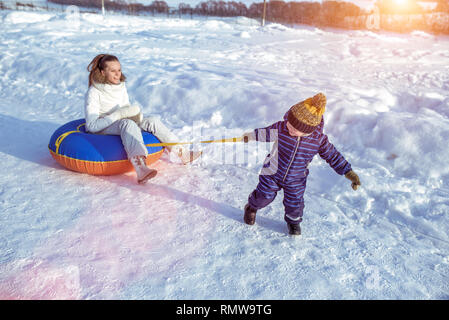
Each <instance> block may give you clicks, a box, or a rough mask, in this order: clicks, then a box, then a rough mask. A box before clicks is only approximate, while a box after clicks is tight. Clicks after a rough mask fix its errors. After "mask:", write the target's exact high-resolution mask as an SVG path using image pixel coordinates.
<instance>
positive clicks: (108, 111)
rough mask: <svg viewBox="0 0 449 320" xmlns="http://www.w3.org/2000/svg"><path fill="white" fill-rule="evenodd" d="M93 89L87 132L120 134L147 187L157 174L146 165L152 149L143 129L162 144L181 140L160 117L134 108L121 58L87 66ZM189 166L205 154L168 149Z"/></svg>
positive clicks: (88, 96) (107, 57) (105, 56)
mask: <svg viewBox="0 0 449 320" xmlns="http://www.w3.org/2000/svg"><path fill="white" fill-rule="evenodd" d="M87 70H88V71H89V72H90V74H89V89H88V91H87V94H86V100H85V116H86V131H87V132H90V133H96V134H110V135H120V137H121V139H122V143H123V146H124V148H125V151H126V154H127V156H128V159H129V161H130V162H131V164H132V165H133V167H134V169H135V171H136V174H137V182H138V183H140V184H143V183H145V182H147V181H148V180H149V179H150V178H152V177H154V176H155V175H156V173H157V171H156V170H154V169H150V168H148V167H147V165H146V163H145V159H146V157H147V155H148V150H147V148H146V146H145V144H144V142H143V138H142V134H141V130H145V131H148V132H150V133H152V134H154V135H155V136H157V137H158V139H159V140H160V141H161V142H176V141H179V140H178V138H177V137H176V136H175V135H174V134H173V133H172V132H171V131H170V130H169V129H168V128H167V127H166V126H165V125H164V124H162V122H161V121H160V120H159V119H158V118H154V117H148V118H143V116H142V113H141V110H140V107H139V106H137V105H130V103H129V97H128V92H127V90H126V86H125V80H126V77H125V75H124V74H123V73H122V71H121V66H120V62H119V61H118V59H117V57H115V56H112V55H109V54H99V55H97V56H96V57H95V58H94V59H93V60H92V62H91V63H90V64H89V66H88V67H87ZM167 148H168V149H169V151H171V152H176V153H177V154H178V156H179V157H180V159H181V160H182V162H183V163H184V164H187V163H189V162H191V161H193V160H195V159H196V158H198V157H199V156H200V155H201V152H193V151H190V152H188V151H187V150H185V149H184V148H183V147H181V146H174V147H167Z"/></svg>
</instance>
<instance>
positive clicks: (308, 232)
mask: <svg viewBox="0 0 449 320" xmlns="http://www.w3.org/2000/svg"><path fill="white" fill-rule="evenodd" d="M0 19H1V21H2V32H1V34H0V38H1V42H0V47H1V48H0V73H1V74H2V77H1V78H0V88H1V91H0V125H1V127H2V130H1V131H0V137H1V139H0V157H1V158H0V159H1V163H2V165H1V167H0V173H1V177H2V184H1V186H0V208H1V211H0V212H1V215H0V219H1V223H0V228H1V229H0V298H3V299H51V298H54V299H448V298H449V286H448V283H449V281H448V274H449V255H448V253H449V236H448V231H449V222H448V217H447V214H448V212H449V166H448V160H447V159H448V158H449V148H447V141H448V139H449V119H448V118H449V98H448V91H449V85H448V84H449V54H448V52H449V38H448V37H447V36H435V35H430V34H426V33H423V32H421V31H415V32H412V33H410V34H395V33H388V32H378V33H374V32H370V31H342V30H333V29H316V28H313V27H305V26H301V27H286V26H281V25H278V24H268V25H266V26H265V27H264V28H262V27H260V26H259V24H258V22H256V21H252V20H250V19H247V18H227V19H219V18H210V17H209V18H208V19H204V20H202V19H195V20H191V19H166V18H143V17H127V16H118V15H117V16H114V15H107V16H106V17H105V18H103V17H102V16H100V15H95V14H81V15H80V16H79V17H78V16H73V15H65V14H60V13H44V12H42V13H40V12H39V13H38V12H14V11H1V12H0ZM102 52H107V53H111V54H115V55H117V56H118V57H119V59H120V61H121V64H122V70H123V72H124V73H125V75H126V76H127V79H128V80H127V87H128V92H129V95H130V98H131V100H132V101H135V102H137V103H139V104H140V105H141V106H142V108H143V111H144V114H146V115H158V116H160V117H161V119H162V121H164V122H165V123H166V124H167V126H169V127H171V128H173V130H174V132H175V133H176V134H178V135H179V136H180V137H182V140H183V141H189V140H191V141H196V142H198V141H201V140H210V139H221V138H231V137H238V136H240V135H241V134H242V133H244V132H246V131H249V130H252V129H254V128H257V127H262V126H266V125H269V124H271V123H273V122H276V121H278V120H280V119H281V118H282V116H283V114H284V113H285V112H286V111H287V110H288V108H289V107H290V106H291V105H293V104H294V103H296V102H298V101H300V100H303V99H305V98H307V97H309V96H311V95H313V94H315V93H317V92H320V91H321V92H324V93H325V94H326V96H327V98H328V106H327V110H326V113H325V116H324V117H325V122H326V126H325V132H326V133H327V134H328V136H329V139H330V141H331V142H333V143H334V144H335V145H336V146H337V148H338V149H339V150H340V151H341V152H342V153H343V155H344V156H345V157H346V158H347V159H348V160H349V161H350V162H351V164H352V166H353V169H354V170H355V171H356V172H357V173H358V174H359V176H360V178H361V181H362V187H361V188H360V189H359V190H357V191H353V190H352V189H351V186H350V182H349V181H348V180H346V179H345V178H344V177H341V176H339V175H337V174H336V173H335V172H334V171H333V170H332V169H331V168H330V167H329V166H328V165H327V164H326V163H325V162H324V161H322V160H321V159H320V158H319V157H316V158H315V160H314V161H313V162H312V163H311V165H310V176H309V180H308V186H307V190H306V194H305V201H306V207H305V213H304V221H303V223H302V233H303V234H302V235H301V236H298V237H291V236H288V235H287V228H286V225H285V222H284V221H283V205H282V198H283V194H282V192H280V193H279V195H278V197H277V198H276V200H275V201H274V202H273V203H272V204H271V205H270V206H269V207H267V208H265V209H263V210H260V211H259V212H258V216H257V221H256V225H254V226H248V225H245V224H244V223H243V220H242V210H243V206H244V205H245V203H246V200H247V196H248V194H249V193H250V192H251V191H252V190H253V189H254V188H255V186H256V185H257V182H258V173H259V170H260V167H261V163H262V161H263V159H264V157H265V155H266V154H267V152H268V151H269V150H270V144H261V145H259V144H256V143H249V144H245V145H244V144H242V143H226V144H202V145H201V144H199V143H196V144H195V148H201V149H202V150H203V151H204V157H203V158H202V159H201V160H200V161H199V162H197V163H195V164H194V165H190V166H182V165H180V164H179V163H178V162H176V161H175V160H174V159H170V156H169V155H167V154H164V155H163V157H162V159H161V160H160V161H158V162H157V163H155V164H154V168H156V169H157V170H158V171H159V173H158V175H157V176H156V177H155V178H154V179H153V180H151V182H150V183H148V184H147V185H146V186H140V185H138V184H137V183H136V181H135V176H134V174H133V173H128V174H123V175H118V176H111V177H95V176H89V175H86V174H80V173H75V172H71V171H68V170H66V169H64V168H62V167H61V166H59V165H58V164H57V163H56V162H55V161H54V160H53V159H52V158H51V156H50V153H49V152H48V147H47V146H48V141H49V139H50V136H51V135H52V133H53V132H54V130H55V129H56V128H58V127H59V126H61V125H62V124H64V123H66V122H68V121H71V120H74V119H78V118H82V117H83V116H84V115H83V101H84V94H85V92H86V89H87V75H88V73H87V70H86V67H87V65H88V64H89V62H90V61H91V59H92V58H93V57H94V56H95V55H96V54H98V53H102Z"/></svg>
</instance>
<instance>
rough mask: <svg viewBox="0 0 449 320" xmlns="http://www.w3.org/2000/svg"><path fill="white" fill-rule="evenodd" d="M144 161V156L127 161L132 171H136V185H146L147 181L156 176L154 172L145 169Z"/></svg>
mask: <svg viewBox="0 0 449 320" xmlns="http://www.w3.org/2000/svg"><path fill="white" fill-rule="evenodd" d="M145 159H146V157H145V156H136V157H132V158H131V159H129V161H131V164H132V165H133V167H134V170H136V174H137V183H139V184H144V183H146V182H147V181H148V180H149V179H151V178H153V177H154V176H155V175H156V174H157V171H156V170H154V169H150V168H148V167H147V164H146V163H145Z"/></svg>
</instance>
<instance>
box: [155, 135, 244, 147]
mask: <svg viewBox="0 0 449 320" xmlns="http://www.w3.org/2000/svg"><path fill="white" fill-rule="evenodd" d="M240 141H243V138H242V137H237V138H227V139H220V140H204V141H196V142H195V141H192V142H162V143H149V144H146V146H147V147H167V146H176V145H181V144H194V143H220V142H222V143H224V142H240Z"/></svg>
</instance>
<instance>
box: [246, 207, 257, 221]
mask: <svg viewBox="0 0 449 320" xmlns="http://www.w3.org/2000/svg"><path fill="white" fill-rule="evenodd" d="M256 212H257V210H256V209H254V208H253V207H251V206H250V205H249V203H247V204H246V205H245V214H244V216H243V220H244V221H245V223H246V224H249V225H253V224H254V223H255V222H256Z"/></svg>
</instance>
